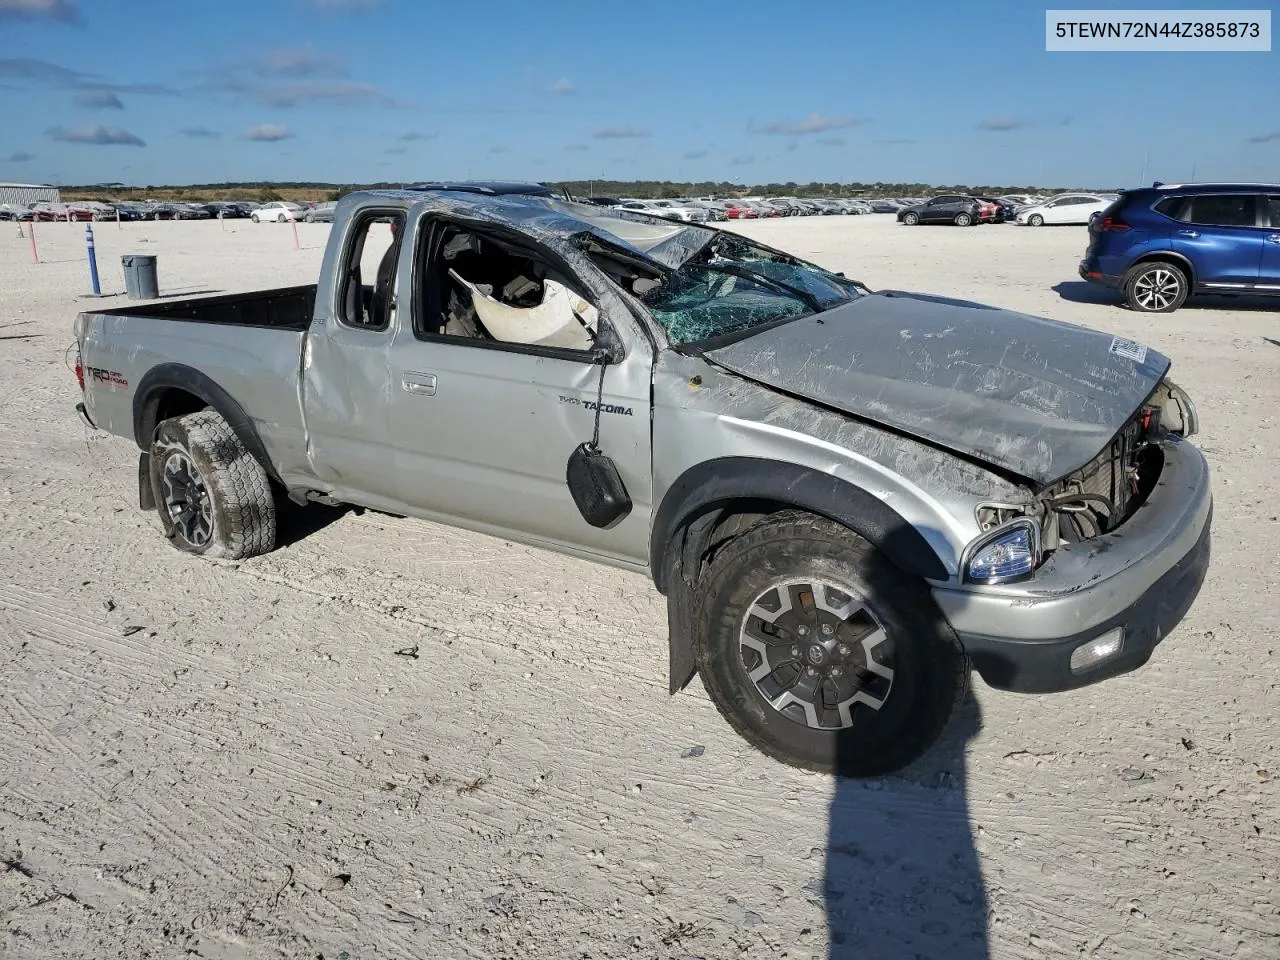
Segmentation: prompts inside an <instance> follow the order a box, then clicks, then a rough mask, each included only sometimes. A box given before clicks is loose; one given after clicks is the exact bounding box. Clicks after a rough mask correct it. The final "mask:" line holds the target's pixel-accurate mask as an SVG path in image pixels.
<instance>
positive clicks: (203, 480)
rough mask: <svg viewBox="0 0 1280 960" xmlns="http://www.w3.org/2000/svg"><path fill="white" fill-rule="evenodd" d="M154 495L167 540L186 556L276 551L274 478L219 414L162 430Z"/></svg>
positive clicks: (194, 416)
mask: <svg viewBox="0 0 1280 960" xmlns="http://www.w3.org/2000/svg"><path fill="white" fill-rule="evenodd" d="M151 490H152V494H153V496H154V498H155V503H156V508H157V510H158V511H159V513H160V525H161V527H162V528H163V529H164V533H165V536H166V537H168V538H169V540H170V542H171V543H172V544H173V545H174V546H175V547H177V548H178V549H179V550H182V551H184V552H186V553H195V554H200V555H201V556H206V557H218V558H222V559H226V560H240V559H243V558H245V557H252V556H256V555H257V554H260V553H266V552H267V551H269V550H271V549H272V548H273V547H274V546H275V542H276V507H275V498H274V497H273V495H272V491H271V483H270V481H269V480H268V478H267V473H266V471H265V470H264V469H263V468H262V464H260V463H258V461H257V460H255V459H254V458H253V455H252V454H250V453H249V451H248V450H246V449H245V447H244V444H242V443H241V442H240V438H239V437H237V436H236V434H235V431H233V430H232V429H231V426H230V425H229V424H228V423H227V421H226V420H224V419H223V417H222V415H221V414H219V413H218V412H216V411H214V410H202V411H201V412H199V413H190V414H187V415H186V416H182V417H174V418H173V419H171V420H165V421H164V422H163V423H161V424H160V425H159V426H158V427H156V433H155V439H154V440H152V442H151Z"/></svg>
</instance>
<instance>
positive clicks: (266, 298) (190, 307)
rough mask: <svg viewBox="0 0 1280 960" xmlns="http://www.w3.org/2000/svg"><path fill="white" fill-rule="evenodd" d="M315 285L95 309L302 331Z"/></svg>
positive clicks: (308, 320) (308, 319)
mask: <svg viewBox="0 0 1280 960" xmlns="http://www.w3.org/2000/svg"><path fill="white" fill-rule="evenodd" d="M315 300H316V285H315V284H311V285H309V286H305V287H280V288H277V289H275V290H254V291H253V292H251V293H232V294H227V295H226V296H221V297H192V298H189V299H186V300H173V301H152V302H150V303H146V304H142V305H140V306H128V307H120V308H118V309H115V310H96V311H94V313H97V314H102V315H104V316H109V317H148V318H152V319H157V320H186V321H191V322H194V323H216V324H223V325H225V326H239V327H268V328H271V329H274V330H294V331H302V330H305V329H307V326H308V325H309V324H310V323H311V311H312V309H313V307H314V306H315Z"/></svg>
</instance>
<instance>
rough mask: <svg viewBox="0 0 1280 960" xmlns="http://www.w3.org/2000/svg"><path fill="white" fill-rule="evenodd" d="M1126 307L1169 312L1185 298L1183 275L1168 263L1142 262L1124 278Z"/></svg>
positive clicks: (1145, 310)
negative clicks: (1127, 302) (1127, 304)
mask: <svg viewBox="0 0 1280 960" xmlns="http://www.w3.org/2000/svg"><path fill="white" fill-rule="evenodd" d="M1124 292H1125V297H1126V298H1127V299H1128V301H1129V306H1130V307H1132V308H1133V309H1134V310H1138V311H1140V312H1142V313H1173V311H1175V310H1177V309H1178V308H1179V307H1180V306H1182V305H1183V304H1184V303H1186V301H1187V294H1188V293H1190V288H1189V285H1188V282H1187V275H1186V274H1185V273H1183V272H1182V271H1181V270H1179V269H1178V268H1177V267H1175V266H1174V265H1173V264H1172V263H1166V262H1164V261H1162V260H1161V261H1156V262H1155V263H1142V264H1139V265H1138V266H1136V267H1134V268H1133V269H1132V270H1131V271H1129V276H1128V277H1126V278H1125V284H1124Z"/></svg>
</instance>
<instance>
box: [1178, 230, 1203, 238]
mask: <svg viewBox="0 0 1280 960" xmlns="http://www.w3.org/2000/svg"><path fill="white" fill-rule="evenodd" d="M1178 236H1180V237H1190V238H1191V239H1192V240H1194V239H1195V238H1196V237H1198V236H1200V234H1199V233H1198V232H1197V231H1195V230H1179V231H1178Z"/></svg>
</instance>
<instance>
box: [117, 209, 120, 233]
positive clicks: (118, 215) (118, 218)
mask: <svg viewBox="0 0 1280 960" xmlns="http://www.w3.org/2000/svg"><path fill="white" fill-rule="evenodd" d="M116 229H117V230H119V229H121V228H120V208H119V207H116Z"/></svg>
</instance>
